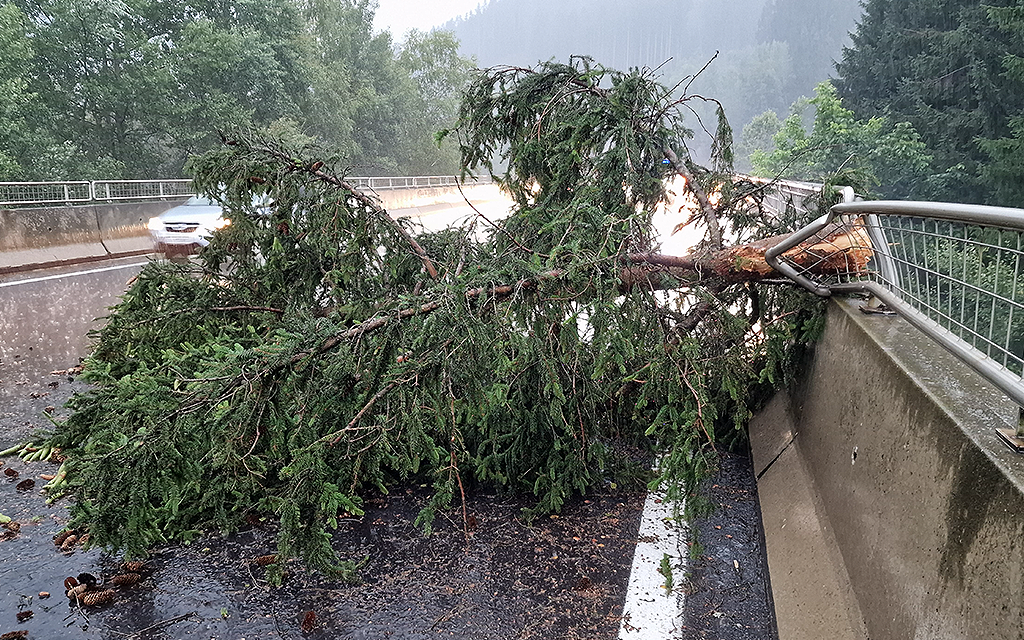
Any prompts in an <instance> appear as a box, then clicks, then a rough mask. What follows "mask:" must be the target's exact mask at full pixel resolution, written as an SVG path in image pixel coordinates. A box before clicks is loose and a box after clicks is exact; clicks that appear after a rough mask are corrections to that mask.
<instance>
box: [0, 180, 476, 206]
mask: <svg viewBox="0 0 1024 640" xmlns="http://www.w3.org/2000/svg"><path fill="white" fill-rule="evenodd" d="M348 180H349V182H351V183H353V184H354V185H355V186H356V187H358V188H361V189H369V190H371V191H385V190H392V189H424V188H430V187H454V186H456V185H457V184H460V182H459V179H458V178H457V177H455V176H400V177H387V176H383V177H376V176H374V177H354V178H348ZM491 182H492V180H491V177H490V176H489V175H488V176H482V177H477V178H474V179H473V184H490V183H491ZM194 193H195V191H194V190H193V189H192V181H191V180H94V181H91V182H90V181H85V180H78V181H68V182H0V206H22V207H23V206H32V205H41V204H65V203H66V204H80V203H86V202H111V201H140V200H162V199H164V198H177V197H182V196H190V195H193V194H194Z"/></svg>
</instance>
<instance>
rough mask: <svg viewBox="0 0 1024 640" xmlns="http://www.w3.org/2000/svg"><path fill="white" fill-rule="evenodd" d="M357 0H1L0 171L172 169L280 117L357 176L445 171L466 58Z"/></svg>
mask: <svg viewBox="0 0 1024 640" xmlns="http://www.w3.org/2000/svg"><path fill="white" fill-rule="evenodd" d="M374 7H375V5H374V4H373V3H371V2H370V1H369V0H342V1H340V2H335V1H332V0H303V1H301V2H298V1H295V0H243V1H241V2H223V1H220V0H198V1H192V0H182V1H176V2H152V1H149V0H127V1H124V2H122V1H120V0H117V1H113V2H98V1H94V0H16V1H15V2H13V3H11V2H7V3H4V4H0V121H2V122H3V125H2V126H0V180H7V181H11V180H55V179H65V180H70V179H76V180H82V179H97V178H138V179H152V178H168V177H184V176H183V174H182V168H183V166H184V164H185V161H186V160H187V159H188V158H189V157H191V156H193V155H195V154H196V153H199V152H202V151H206V150H208V149H210V148H211V147H212V146H214V145H215V144H216V143H218V142H219V135H220V133H224V132H228V131H238V130H246V129H263V128H266V127H274V128H277V129H291V130H295V131H297V132H301V133H302V134H304V135H307V136H310V137H311V138H316V139H317V140H319V141H320V142H321V143H322V144H324V145H325V146H329V147H331V148H333V149H337V150H338V152H339V153H340V154H342V155H343V156H345V157H346V159H347V160H346V162H347V164H348V166H351V167H353V170H357V171H358V172H359V173H361V174H368V175H387V174H394V173H399V174H406V175H407V174H418V175H437V174H450V173H452V172H453V171H454V170H455V169H456V160H457V158H456V154H455V152H454V149H453V148H452V147H450V146H449V147H447V148H445V149H439V148H438V147H437V145H436V144H435V142H434V139H433V135H432V133H433V132H434V131H436V130H438V129H440V128H441V127H442V126H444V124H445V123H446V122H448V121H449V120H450V119H451V118H452V117H453V116H454V113H455V108H456V101H457V92H458V90H459V88H461V86H462V85H463V84H464V83H465V81H466V78H467V73H468V71H469V69H470V68H471V63H470V61H468V60H466V59H464V58H461V57H459V55H458V53H457V43H456V42H455V41H454V40H453V39H452V36H451V34H449V33H446V32H440V31H439V32H434V33H430V34H427V33H419V32H414V33H412V34H410V36H409V37H408V38H407V39H406V40H405V41H404V42H403V43H401V46H398V45H396V44H395V43H394V42H393V41H392V40H391V37H390V34H388V33H387V32H384V33H374V32H373V30H372V19H373V11H374Z"/></svg>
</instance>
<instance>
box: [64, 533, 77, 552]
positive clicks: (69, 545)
mask: <svg viewBox="0 0 1024 640" xmlns="http://www.w3.org/2000/svg"><path fill="white" fill-rule="evenodd" d="M76 542H78V536H76V535H75V534H71V535H70V536H68V537H67V538H64V542H62V543H60V550H61V551H71V550H72V549H74V548H75V543H76Z"/></svg>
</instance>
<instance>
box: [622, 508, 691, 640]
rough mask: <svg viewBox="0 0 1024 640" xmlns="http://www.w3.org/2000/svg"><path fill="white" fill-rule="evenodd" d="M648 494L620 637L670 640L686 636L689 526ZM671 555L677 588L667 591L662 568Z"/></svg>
mask: <svg viewBox="0 0 1024 640" xmlns="http://www.w3.org/2000/svg"><path fill="white" fill-rule="evenodd" d="M662 498H663V496H662V495H661V494H659V493H648V494H647V500H646V501H645V502H644V513H643V516H641V519H640V531H639V532H638V533H637V543H636V551H635V552H634V553H633V568H632V570H631V571H630V574H629V587H628V588H627V590H626V603H625V605H624V606H623V609H622V611H623V616H622V623H621V624H620V626H619V638H620V639H622V640H667V639H668V638H680V637H682V635H681V634H682V623H683V600H684V599H685V596H684V594H683V584H682V583H683V580H684V579H685V577H686V553H687V551H686V527H685V526H684V525H681V524H678V523H677V522H676V521H675V520H674V519H673V518H672V506H671V505H668V504H665V502H664V501H663V500H662ZM666 556H668V563H669V565H670V567H671V575H672V583H673V588H672V590H671V591H669V590H667V589H666V588H665V583H666V580H665V575H664V574H662V573H661V572H660V571H659V569H660V568H661V566H662V560H663V559H665V557H666Z"/></svg>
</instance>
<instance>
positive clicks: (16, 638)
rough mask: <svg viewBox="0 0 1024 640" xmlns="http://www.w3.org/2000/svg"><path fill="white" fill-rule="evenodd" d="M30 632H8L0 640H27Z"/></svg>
mask: <svg viewBox="0 0 1024 640" xmlns="http://www.w3.org/2000/svg"><path fill="white" fill-rule="evenodd" d="M27 637H28V631H25V630H24V629H22V630H21V631H8V632H7V633H5V634H3V635H2V636H0V640H21V638H27Z"/></svg>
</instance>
